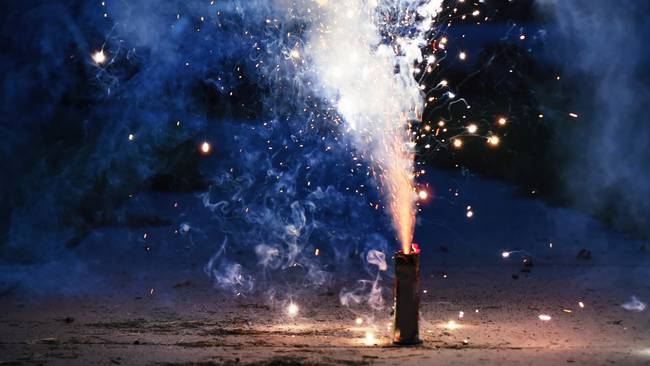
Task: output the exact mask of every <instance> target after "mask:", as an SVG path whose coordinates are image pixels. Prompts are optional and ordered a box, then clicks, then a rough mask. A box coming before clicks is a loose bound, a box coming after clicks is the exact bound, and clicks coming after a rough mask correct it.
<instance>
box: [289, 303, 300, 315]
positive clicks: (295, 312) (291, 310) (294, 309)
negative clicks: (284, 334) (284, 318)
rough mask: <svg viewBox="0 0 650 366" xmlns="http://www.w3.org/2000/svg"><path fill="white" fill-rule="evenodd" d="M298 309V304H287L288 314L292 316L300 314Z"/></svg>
mask: <svg viewBox="0 0 650 366" xmlns="http://www.w3.org/2000/svg"><path fill="white" fill-rule="evenodd" d="M298 310H299V309H298V305H296V304H294V303H290V304H289V306H287V314H289V316H290V317H294V316H296V315H298Z"/></svg>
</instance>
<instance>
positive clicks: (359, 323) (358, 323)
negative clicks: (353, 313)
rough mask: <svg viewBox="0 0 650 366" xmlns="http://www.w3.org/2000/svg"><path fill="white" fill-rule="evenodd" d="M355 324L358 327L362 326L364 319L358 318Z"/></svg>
mask: <svg viewBox="0 0 650 366" xmlns="http://www.w3.org/2000/svg"><path fill="white" fill-rule="evenodd" d="M354 322H355V323H357V325H361V323H363V319H362V318H356V319H355V320H354Z"/></svg>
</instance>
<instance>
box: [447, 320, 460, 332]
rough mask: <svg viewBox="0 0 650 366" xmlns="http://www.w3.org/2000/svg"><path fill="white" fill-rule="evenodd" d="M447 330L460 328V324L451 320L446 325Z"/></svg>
mask: <svg viewBox="0 0 650 366" xmlns="http://www.w3.org/2000/svg"><path fill="white" fill-rule="evenodd" d="M445 328H447V329H448V330H455V329H458V328H460V324H458V323H456V322H455V321H453V320H450V321H448V322H447V323H446V324H445Z"/></svg>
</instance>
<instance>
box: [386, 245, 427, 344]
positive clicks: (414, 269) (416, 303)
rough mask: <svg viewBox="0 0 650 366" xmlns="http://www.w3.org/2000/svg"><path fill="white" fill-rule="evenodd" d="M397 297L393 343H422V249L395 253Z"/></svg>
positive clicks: (395, 294)
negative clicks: (407, 252)
mask: <svg viewBox="0 0 650 366" xmlns="http://www.w3.org/2000/svg"><path fill="white" fill-rule="evenodd" d="M393 260H394V261H395V287H394V289H393V293H394V296H395V303H394V315H395V317H394V319H393V343H394V344H399V345H413V344H419V343H422V341H421V340H420V332H419V326H418V321H419V318H420V249H419V248H418V246H417V244H413V246H412V249H411V252H410V253H409V254H404V252H403V251H401V250H400V251H399V252H397V253H395V256H394V257H393Z"/></svg>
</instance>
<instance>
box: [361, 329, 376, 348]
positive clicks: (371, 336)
mask: <svg viewBox="0 0 650 366" xmlns="http://www.w3.org/2000/svg"><path fill="white" fill-rule="evenodd" d="M363 343H364V344H365V345H366V346H372V345H375V344H377V339H376V338H375V333H373V332H371V331H367V332H366V337H365V338H364V340H363Z"/></svg>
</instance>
